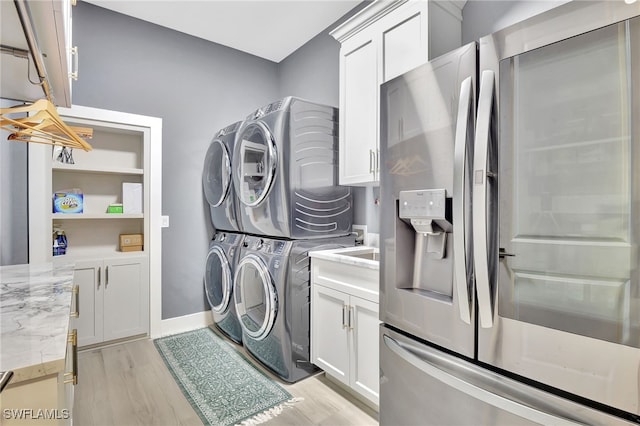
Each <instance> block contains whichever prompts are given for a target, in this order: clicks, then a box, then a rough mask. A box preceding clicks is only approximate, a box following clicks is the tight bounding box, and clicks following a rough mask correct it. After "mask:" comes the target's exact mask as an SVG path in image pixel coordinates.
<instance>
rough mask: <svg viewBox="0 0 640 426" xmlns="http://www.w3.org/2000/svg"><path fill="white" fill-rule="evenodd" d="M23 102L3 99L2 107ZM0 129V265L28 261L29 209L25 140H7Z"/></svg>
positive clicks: (5, 134) (3, 131) (4, 132)
mask: <svg viewBox="0 0 640 426" xmlns="http://www.w3.org/2000/svg"><path fill="white" fill-rule="evenodd" d="M19 103H20V102H15V101H9V100H6V99H1V100H0V107H1V108H9V107H11V106H14V105H17V104H19ZM8 136H9V132H7V131H5V130H0V205H1V206H2V207H1V208H0V266H3V265H19V264H23V263H27V262H28V261H29V247H28V244H29V235H28V233H27V231H28V226H29V224H28V216H27V215H28V210H27V206H28V204H27V199H28V195H27V174H28V169H27V148H28V145H27V144H26V143H23V142H10V141H7V137H8Z"/></svg>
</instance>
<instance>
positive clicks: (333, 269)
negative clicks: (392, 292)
mask: <svg viewBox="0 0 640 426" xmlns="http://www.w3.org/2000/svg"><path fill="white" fill-rule="evenodd" d="M311 269H312V280H313V283H314V284H319V285H323V286H326V287H330V288H333V289H335V290H338V291H342V292H345V293H348V294H352V295H354V296H357V297H360V298H362V299H365V300H369V301H371V302H375V303H378V291H379V282H380V277H379V271H378V270H377V269H371V268H365V267H362V266H356V265H350V264H345V263H340V262H332V261H328V260H324V259H313V261H312V262H311Z"/></svg>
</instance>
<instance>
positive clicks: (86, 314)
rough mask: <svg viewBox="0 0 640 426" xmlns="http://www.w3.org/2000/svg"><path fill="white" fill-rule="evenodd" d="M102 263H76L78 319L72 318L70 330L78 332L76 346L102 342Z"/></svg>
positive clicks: (74, 278) (74, 274)
mask: <svg viewBox="0 0 640 426" xmlns="http://www.w3.org/2000/svg"><path fill="white" fill-rule="evenodd" d="M103 271H104V268H103V266H102V261H96V260H87V261H77V262H76V267H75V270H74V272H73V282H74V284H75V285H77V286H79V291H80V294H79V295H78V296H79V299H78V301H79V303H78V311H79V315H78V318H72V319H71V322H70V327H69V328H70V329H74V328H75V329H77V330H78V345H79V346H86V345H93V344H96V343H100V342H102V338H103V335H102V318H103V310H102V309H103V305H102V294H103V282H104V280H103V278H102V273H103Z"/></svg>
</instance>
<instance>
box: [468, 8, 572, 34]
mask: <svg viewBox="0 0 640 426" xmlns="http://www.w3.org/2000/svg"><path fill="white" fill-rule="evenodd" d="M567 1H568V0H524V1H523V0H516V1H508V0H497V1H493V0H469V1H467V4H466V5H465V6H464V8H463V9H462V44H466V43H469V42H472V41H474V40H478V39H479V38H480V37H482V36H485V35H488V34H491V33H493V32H494V31H498V30H501V29H502V28H505V27H508V26H509V25H512V24H515V23H516V22H520V21H522V20H524V19H526V18H529V17H531V16H534V15H537V14H539V13H542V12H544V11H546V10H549V9H552V8H554V7H556V6H559V5H561V4H562V3H567Z"/></svg>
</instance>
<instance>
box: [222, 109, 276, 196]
mask: <svg viewBox="0 0 640 426" xmlns="http://www.w3.org/2000/svg"><path fill="white" fill-rule="evenodd" d="M236 143H237V146H236V151H235V153H234V156H235V155H237V157H234V159H236V158H237V160H235V172H234V175H233V184H234V187H235V191H236V193H237V194H238V198H239V199H240V201H241V202H242V203H243V204H245V205H247V206H249V207H255V206H257V205H258V204H260V203H262V201H263V200H264V199H265V198H266V197H267V195H268V194H269V190H270V189H271V185H272V184H273V178H274V176H275V173H276V167H277V162H278V156H277V151H276V144H275V140H274V138H273V135H272V134H271V132H270V131H269V129H268V128H267V126H266V125H265V124H264V123H261V122H259V121H258V122H255V123H251V124H249V125H248V126H247V127H245V128H244V130H243V131H242V133H240V136H239V138H238V142H236Z"/></svg>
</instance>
